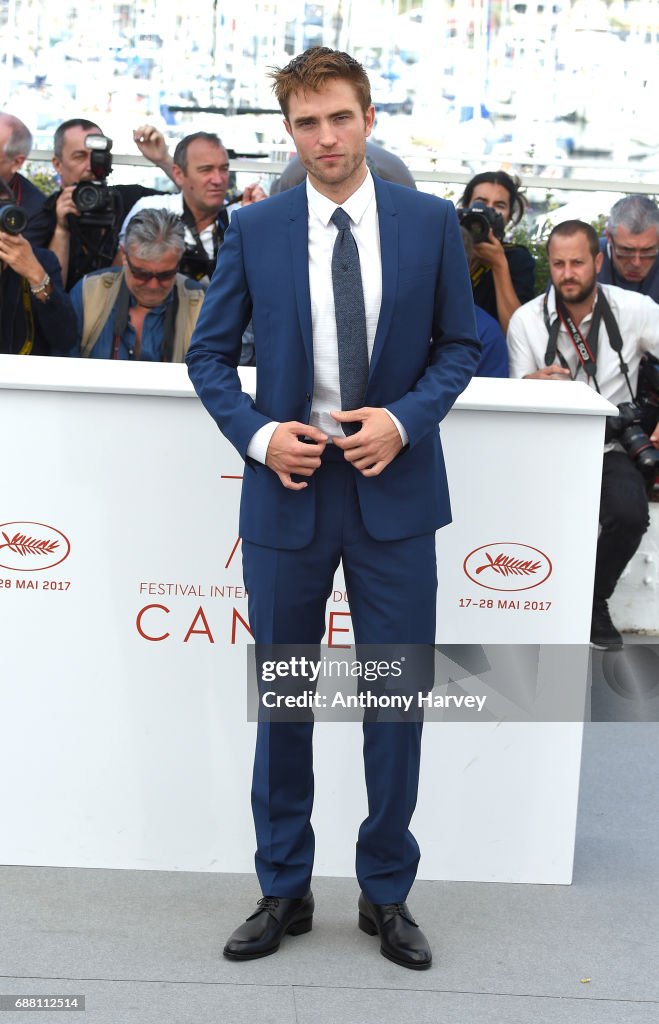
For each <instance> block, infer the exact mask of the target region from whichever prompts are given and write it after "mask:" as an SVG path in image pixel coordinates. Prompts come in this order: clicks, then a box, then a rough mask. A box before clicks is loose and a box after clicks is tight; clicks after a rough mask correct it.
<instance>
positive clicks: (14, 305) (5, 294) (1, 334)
mask: <svg viewBox="0 0 659 1024" xmlns="http://www.w3.org/2000/svg"><path fill="white" fill-rule="evenodd" d="M27 220H28V216H27V212H26V211H25V210H24V209H22V208H21V207H20V206H18V205H17V204H16V203H15V201H14V195H13V193H12V191H11V189H10V188H9V186H8V185H7V184H6V182H4V181H3V180H2V179H1V178H0V352H3V353H6V354H9V355H41V356H45V355H49V354H50V352H51V350H52V349H53V348H55V347H57V348H58V349H59V350H61V351H63V352H65V351H67V350H68V349H70V348H71V346H72V345H74V344H75V340H76V321H75V315H74V312H73V307H72V305H71V301H70V299H69V297H68V295H67V294H66V292H65V291H64V288H63V286H62V278H61V275H60V269H59V265H58V263H57V260H56V259H55V257H54V256H53V254H52V253H51V252H48V250H47V249H38V248H32V246H31V245H30V243H29V242H28V240H27V238H24V237H23V235H22V233H21V232H22V230H23V229H24V228H25V226H26V224H27Z"/></svg>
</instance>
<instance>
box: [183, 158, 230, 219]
mask: <svg viewBox="0 0 659 1024" xmlns="http://www.w3.org/2000/svg"><path fill="white" fill-rule="evenodd" d="M173 174H174V181H175V182H176V184H177V185H178V187H179V188H180V189H181V192H182V193H183V198H184V199H185V201H186V203H187V204H188V206H189V207H190V209H191V211H192V212H193V214H195V216H204V217H210V216H216V215H217V214H218V213H219V211H220V210H221V208H222V207H223V206H224V197H225V196H226V194H227V188H228V187H229V155H228V153H227V151H226V149H225V148H224V146H216V145H214V144H213V143H212V142H208V141H206V139H195V140H194V142H191V143H190V145H189V146H188V151H187V170H186V171H184V170H183V169H182V168H181V167H178V166H177V165H176V164H174V169H173Z"/></svg>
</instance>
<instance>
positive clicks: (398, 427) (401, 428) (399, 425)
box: [252, 407, 410, 448]
mask: <svg viewBox="0 0 659 1024" xmlns="http://www.w3.org/2000/svg"><path fill="white" fill-rule="evenodd" d="M384 411H385V412H386V414H387V416H390V417H391V419H392V420H393V421H394V423H395V425H396V430H397V431H398V433H399V434H400V439H401V441H402V442H403V448H404V447H405V445H406V444H409V443H410V439H409V437H408V435H407V431H406V430H405V427H404V426H403V424H402V423H401V422H400V420H399V419H398V417H397V416H394V414H393V413H392V412H389V410H388V409H387V408H386V407H385V409H384ZM261 430H263V427H261ZM254 437H256V434H255V435H254ZM252 440H254V438H252Z"/></svg>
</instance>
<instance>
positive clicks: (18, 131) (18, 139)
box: [0, 111, 46, 241]
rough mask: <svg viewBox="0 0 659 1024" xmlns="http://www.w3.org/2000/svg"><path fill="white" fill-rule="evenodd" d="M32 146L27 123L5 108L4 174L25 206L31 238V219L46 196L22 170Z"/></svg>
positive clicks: (1, 118) (0, 154) (0, 143)
mask: <svg viewBox="0 0 659 1024" xmlns="http://www.w3.org/2000/svg"><path fill="white" fill-rule="evenodd" d="M31 149H32V133H31V132H30V130H29V128H28V127H27V125H25V124H23V122H22V121H20V120H19V119H18V118H17V117H14V115H13V114H8V113H5V112H4V111H3V112H2V113H0V178H2V179H3V181H5V182H6V183H7V184H8V185H9V187H10V189H11V190H12V192H13V194H14V195H15V197H16V202H17V203H18V204H19V205H20V207H21V209H23V210H25V213H26V215H27V219H28V226H27V227H26V230H25V232H24V234H25V237H26V238H27V239H28V240H30V241H31V240H32V239H31V237H30V233H29V221H30V219H31V218H32V217H34V216H35V215H36V214H37V213H38V212H39V210H40V209H41V207H42V206H43V204H44V201H45V199H46V197H45V195H44V194H43V192H41V190H40V189H38V188H37V186H36V185H33V184H32V182H31V181H30V180H29V178H26V177H25V176H24V175H22V174H21V173H20V168H21V167H22V166H23V164H24V163H25V161H26V160H27V158H28V157H29V155H30V150H31Z"/></svg>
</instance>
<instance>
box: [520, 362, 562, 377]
mask: <svg viewBox="0 0 659 1024" xmlns="http://www.w3.org/2000/svg"><path fill="white" fill-rule="evenodd" d="M524 380H572V376H571V374H570V371H569V370H566V369H565V367H563V366H561V365H560V364H559V363H552V365H551V366H543V367H542V369H541V370H536V371H535V373H527V374H525V375H524Z"/></svg>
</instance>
